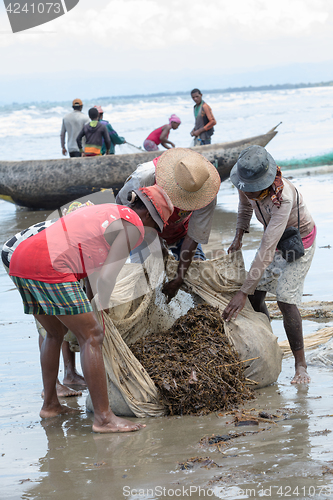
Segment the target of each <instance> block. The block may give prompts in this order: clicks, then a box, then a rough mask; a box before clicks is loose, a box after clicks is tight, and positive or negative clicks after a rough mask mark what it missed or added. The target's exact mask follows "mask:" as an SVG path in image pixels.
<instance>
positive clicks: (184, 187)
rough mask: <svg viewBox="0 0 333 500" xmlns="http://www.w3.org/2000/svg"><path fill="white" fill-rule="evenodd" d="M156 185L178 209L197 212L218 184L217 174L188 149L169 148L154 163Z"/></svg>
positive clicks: (209, 165)
mask: <svg viewBox="0 0 333 500" xmlns="http://www.w3.org/2000/svg"><path fill="white" fill-rule="evenodd" d="M155 178H156V184H158V185H159V186H161V187H162V188H163V189H164V190H165V191H166V192H167V193H168V195H169V197H170V199H171V201H172V203H173V204H174V206H175V207H177V208H180V209H181V210H188V211H193V210H199V209H200V208H203V207H205V206H207V205H208V204H209V203H210V202H211V201H213V199H214V198H215V197H216V195H217V193H218V191H219V189H220V184H221V179H220V176H219V173H218V171H217V170H216V168H215V167H214V165H212V164H211V163H210V161H208V160H207V159H206V158H205V157H204V156H202V155H201V154H199V153H196V152H195V151H192V150H191V149H186V148H171V149H168V150H167V151H165V153H163V154H162V155H161V156H160V157H159V159H158V161H157V164H156V170H155Z"/></svg>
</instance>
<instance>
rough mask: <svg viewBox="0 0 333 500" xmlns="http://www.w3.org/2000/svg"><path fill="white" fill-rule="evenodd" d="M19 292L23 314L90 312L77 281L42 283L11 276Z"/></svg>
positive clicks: (56, 314) (55, 314) (50, 314)
mask: <svg viewBox="0 0 333 500" xmlns="http://www.w3.org/2000/svg"><path fill="white" fill-rule="evenodd" d="M11 279H12V280H13V281H14V283H15V285H16V287H17V289H18V291H19V292H20V294H21V297H22V300H23V305H24V312H25V314H47V315H49V316H58V315H60V316H64V315H74V314H83V313H87V312H92V310H93V309H92V307H91V304H90V302H89V300H88V297H87V296H86V294H85V293H84V291H83V290H82V288H81V286H80V284H79V283H78V282H77V281H74V282H68V283H44V282H43V281H35V280H30V279H26V278H17V277H16V276H11Z"/></svg>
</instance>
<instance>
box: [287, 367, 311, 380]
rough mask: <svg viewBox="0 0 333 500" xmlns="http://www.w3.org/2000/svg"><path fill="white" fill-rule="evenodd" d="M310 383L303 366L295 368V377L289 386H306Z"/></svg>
mask: <svg viewBox="0 0 333 500" xmlns="http://www.w3.org/2000/svg"><path fill="white" fill-rule="evenodd" d="M310 381H311V379H310V377H309V375H308V372H307V371H306V368H305V367H304V366H298V367H297V368H296V372H295V376H294V378H293V379H292V381H291V382H290V383H291V384H308V383H309V382H310Z"/></svg>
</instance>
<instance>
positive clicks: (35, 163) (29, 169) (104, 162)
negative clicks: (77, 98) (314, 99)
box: [0, 126, 277, 210]
mask: <svg viewBox="0 0 333 500" xmlns="http://www.w3.org/2000/svg"><path fill="white" fill-rule="evenodd" d="M276 128H277V126H276V127H274V128H272V129H271V130H269V131H268V132H267V133H266V134H263V135H258V136H256V137H250V138H247V139H242V140H240V141H236V142H225V143H220V144H210V145H207V146H196V147H193V148H191V149H193V151H197V152H198V153H201V154H202V155H203V156H205V157H206V158H207V159H208V160H209V161H211V162H212V163H213V164H214V165H215V166H216V168H217V170H218V172H219V174H220V177H221V181H224V180H226V179H227V178H228V177H229V174H230V171H231V169H232V167H233V166H234V164H235V163H236V161H237V158H238V156H239V154H240V152H241V151H242V150H243V149H244V148H246V147H248V146H251V145H253V144H256V145H258V146H263V147H264V146H266V144H268V143H269V141H271V140H272V139H273V137H275V135H276V134H277V130H276ZM155 157H156V151H150V152H146V151H143V152H142V153H141V152H138V153H134V154H123V155H108V156H93V157H89V158H88V157H85V158H66V159H58V160H28V161H1V162H0V197H1V198H3V199H5V200H7V201H12V202H14V203H16V204H17V205H19V206H22V207H27V208H31V209H49V210H54V209H57V208H59V207H61V206H63V205H65V204H66V203H69V202H70V201H73V200H76V199H77V198H81V197H83V196H86V195H89V194H91V193H96V192H97V191H100V190H101V189H109V188H112V189H113V191H114V193H115V194H116V193H117V192H118V190H119V189H120V188H121V187H122V186H123V184H124V182H125V180H126V179H127V177H128V176H129V175H130V174H131V173H132V172H133V171H134V170H135V169H136V167H137V165H139V164H140V163H144V162H148V161H151V160H153V158H155Z"/></svg>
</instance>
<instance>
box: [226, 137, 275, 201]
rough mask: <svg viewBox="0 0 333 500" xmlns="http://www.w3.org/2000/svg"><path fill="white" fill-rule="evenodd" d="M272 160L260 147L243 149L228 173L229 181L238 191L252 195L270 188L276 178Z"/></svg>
mask: <svg viewBox="0 0 333 500" xmlns="http://www.w3.org/2000/svg"><path fill="white" fill-rule="evenodd" d="M276 171H277V165H276V163H275V160H274V158H273V157H272V156H271V155H270V154H269V153H268V151H266V149H265V148H263V147H262V146H249V147H248V148H246V149H243V151H242V152H241V154H240V155H239V157H238V160H237V163H236V164H235V165H234V167H233V168H232V170H231V172H230V180H231V182H232V183H233V185H234V186H235V187H236V188H237V189H239V190H240V191H245V192H248V193H253V192H255V191H262V190H264V189H266V188H268V187H269V186H271V185H272V184H273V182H274V179H275V177H276Z"/></svg>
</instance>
